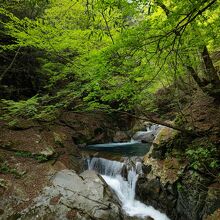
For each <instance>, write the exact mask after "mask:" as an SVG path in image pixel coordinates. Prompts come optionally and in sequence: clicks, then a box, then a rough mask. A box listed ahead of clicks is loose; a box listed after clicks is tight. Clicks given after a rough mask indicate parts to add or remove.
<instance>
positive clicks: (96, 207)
mask: <svg viewBox="0 0 220 220" xmlns="http://www.w3.org/2000/svg"><path fill="white" fill-rule="evenodd" d="M19 215H20V218H19V219H21V220H24V219H27V220H29V219H30V220H31V219H33V220H34V219H37V218H38V219H64V220H65V219H79V220H81V219H85V220H87V219H88V220H90V219H103V220H104V219H115V220H117V219H121V214H120V205H119V204H118V203H117V201H114V199H113V198H112V196H111V192H110V191H109V189H108V186H107V185H106V184H105V183H104V182H103V181H102V179H100V177H99V176H98V175H97V174H96V173H95V172H94V171H85V172H83V173H82V174H80V175H78V174H76V173H75V171H72V170H62V171H60V172H58V173H57V174H56V175H55V176H54V177H53V178H52V179H51V186H47V187H46V188H44V190H43V192H42V194H41V195H40V196H38V197H37V198H36V199H35V200H34V202H33V204H32V205H31V206H30V207H28V208H27V209H25V210H24V211H23V212H21V213H19Z"/></svg>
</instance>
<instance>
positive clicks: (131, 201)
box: [88, 157, 169, 220]
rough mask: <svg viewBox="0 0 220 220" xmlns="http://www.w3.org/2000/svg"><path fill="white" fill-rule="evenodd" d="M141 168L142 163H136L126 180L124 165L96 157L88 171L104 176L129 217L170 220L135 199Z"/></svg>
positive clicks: (89, 164)
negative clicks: (138, 171)
mask: <svg viewBox="0 0 220 220" xmlns="http://www.w3.org/2000/svg"><path fill="white" fill-rule="evenodd" d="M139 166H140V163H136V167H133V166H132V167H131V168H130V169H128V171H127V179H126V178H125V177H123V168H124V167H125V164H124V163H120V162H118V161H111V160H107V159H103V158H95V157H94V158H92V159H89V160H88V169H89V170H95V171H97V172H98V173H99V174H101V175H102V177H103V179H104V180H105V181H106V183H107V184H108V185H109V186H110V187H111V188H112V189H113V190H114V191H115V193H116V195H117V196H118V198H119V200H120V201H121V203H122V208H123V210H124V211H125V213H126V214H127V215H129V216H137V217H139V218H140V219H143V218H145V217H148V216H149V217H152V218H153V219H155V220H169V218H168V217H167V216H166V215H165V214H163V213H161V212H159V211H157V210H155V209H154V208H153V207H152V206H146V205H145V204H143V203H141V202H140V201H138V200H136V199H135V186H136V182H137V179H138V173H137V170H140V169H138V167H139Z"/></svg>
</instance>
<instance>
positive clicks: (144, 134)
mask: <svg viewBox="0 0 220 220" xmlns="http://www.w3.org/2000/svg"><path fill="white" fill-rule="evenodd" d="M146 128H147V129H146V131H137V132H136V133H135V134H134V136H133V139H134V140H135V141H140V142H143V143H152V142H153V140H154V139H155V137H156V135H157V133H158V132H159V130H160V128H161V126H159V125H157V124H148V125H147V127H146Z"/></svg>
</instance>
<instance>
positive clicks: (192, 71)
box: [186, 66, 204, 90]
mask: <svg viewBox="0 0 220 220" xmlns="http://www.w3.org/2000/svg"><path fill="white" fill-rule="evenodd" d="M186 68H187V70H188V72H189V74H190V75H191V76H192V77H193V79H194V80H195V82H196V83H197V84H198V86H199V87H200V88H201V89H202V90H203V86H204V84H203V82H202V80H201V79H200V78H199V76H198V74H197V73H196V71H195V70H194V68H193V67H191V66H186Z"/></svg>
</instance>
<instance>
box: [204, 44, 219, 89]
mask: <svg viewBox="0 0 220 220" xmlns="http://www.w3.org/2000/svg"><path fill="white" fill-rule="evenodd" d="M202 58H203V61H204V65H205V73H206V78H207V80H208V81H209V82H210V83H211V84H213V85H214V86H217V85H218V86H220V80H219V77H218V73H217V71H216V69H215V67H214V65H213V62H212V59H211V57H210V55H209V52H208V49H207V47H206V46H204V48H203V52H202Z"/></svg>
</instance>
